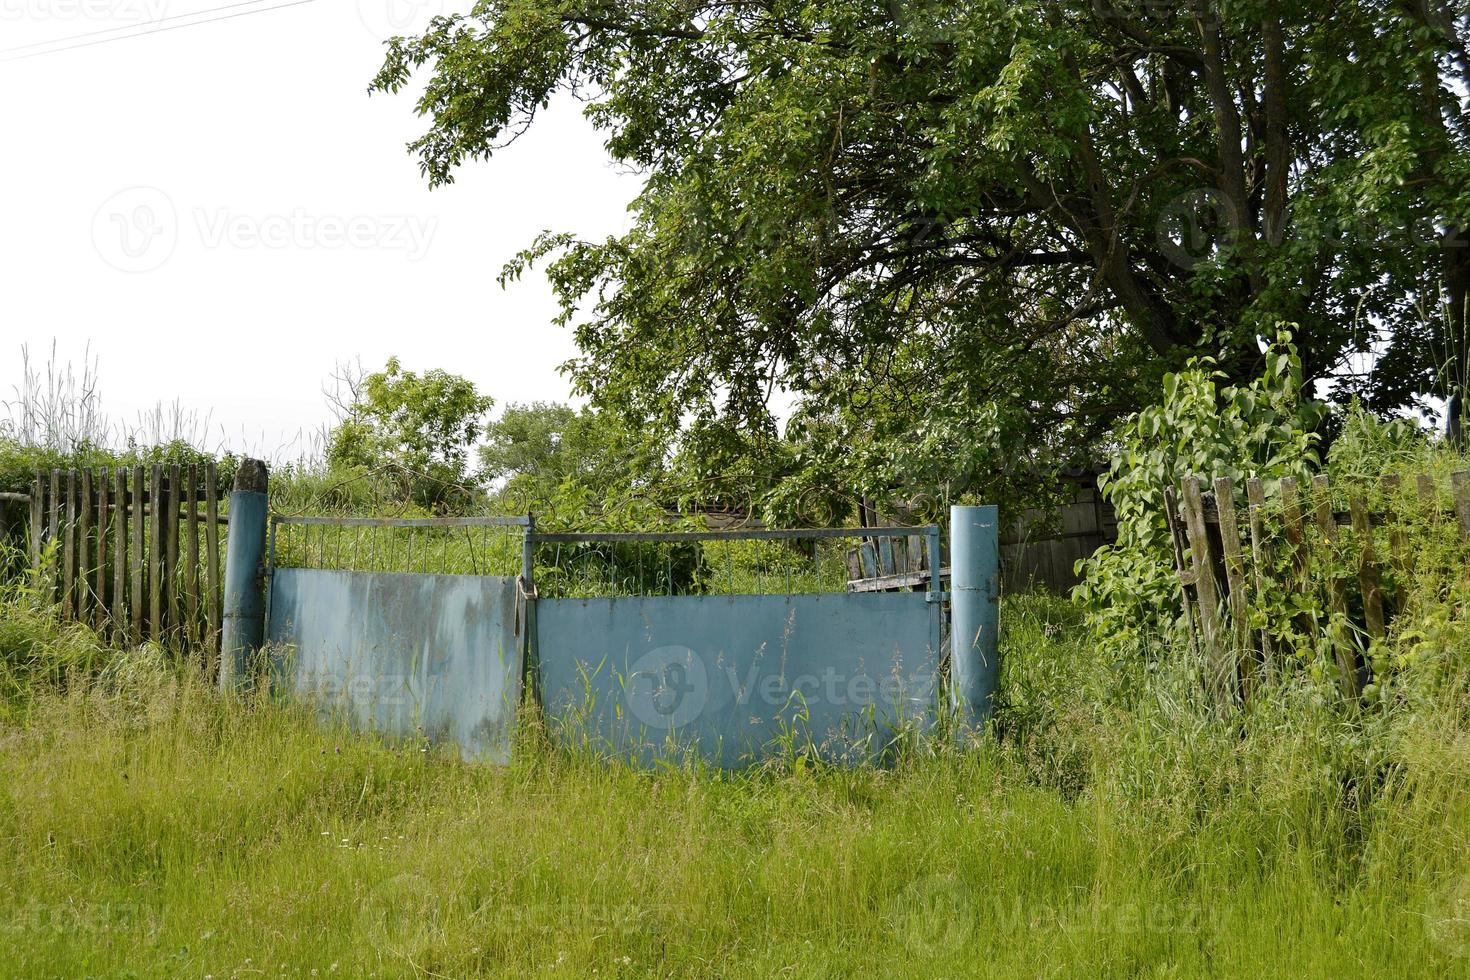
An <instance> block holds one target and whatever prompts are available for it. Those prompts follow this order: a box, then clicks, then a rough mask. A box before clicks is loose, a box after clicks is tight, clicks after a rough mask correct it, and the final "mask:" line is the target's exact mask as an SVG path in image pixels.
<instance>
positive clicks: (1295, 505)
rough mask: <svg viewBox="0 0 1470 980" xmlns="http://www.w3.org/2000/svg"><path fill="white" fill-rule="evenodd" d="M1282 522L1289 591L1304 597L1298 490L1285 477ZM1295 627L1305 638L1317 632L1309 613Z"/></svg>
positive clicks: (1306, 565) (1306, 559)
mask: <svg viewBox="0 0 1470 980" xmlns="http://www.w3.org/2000/svg"><path fill="white" fill-rule="evenodd" d="M1282 519H1283V522H1285V530H1286V544H1288V545H1289V547H1291V589H1292V592H1295V594H1298V595H1304V594H1305V592H1307V589H1308V582H1310V579H1308V574H1310V563H1311V555H1310V552H1308V547H1310V545H1308V542H1307V529H1305V522H1304V519H1302V510H1301V491H1299V488H1298V483H1297V478H1295V476H1285V478H1282ZM1297 627H1298V629H1301V632H1302V633H1304V635H1305V636H1313V635H1314V633H1316V632H1317V619H1316V616H1314V614H1313V613H1301V614H1299V616H1298V617H1297Z"/></svg>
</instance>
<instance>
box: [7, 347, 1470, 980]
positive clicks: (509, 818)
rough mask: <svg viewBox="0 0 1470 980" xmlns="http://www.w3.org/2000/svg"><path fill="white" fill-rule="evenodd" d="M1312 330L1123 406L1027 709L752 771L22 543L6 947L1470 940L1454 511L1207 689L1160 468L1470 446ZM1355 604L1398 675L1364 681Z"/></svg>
mask: <svg viewBox="0 0 1470 980" xmlns="http://www.w3.org/2000/svg"><path fill="white" fill-rule="evenodd" d="M1278 355H1279V356H1280V357H1282V358H1284V360H1283V361H1277V360H1273V362H1272V365H1273V367H1272V370H1273V371H1276V372H1277V374H1276V377H1277V380H1276V381H1275V382H1273V381H1271V380H1270V377H1268V378H1266V379H1263V381H1262V383H1261V384H1260V385H1259V386H1256V387H1253V388H1248V389H1241V388H1223V389H1222V388H1220V387H1218V385H1217V383H1216V380H1217V379H1215V378H1214V376H1213V375H1212V374H1211V372H1210V371H1209V369H1208V365H1196V366H1194V367H1192V368H1191V369H1190V371H1188V372H1185V373H1184V374H1182V375H1180V376H1177V377H1173V378H1171V379H1170V381H1169V383H1168V390H1167V391H1166V395H1165V399H1164V401H1163V402H1162V403H1161V406H1160V407H1159V408H1158V409H1157V410H1153V411H1151V413H1145V414H1144V415H1143V416H1140V417H1139V418H1137V419H1136V420H1134V423H1132V428H1130V429H1127V430H1124V431H1122V432H1120V435H1119V441H1120V447H1121V448H1120V451H1119V453H1118V456H1117V463H1116V464H1115V466H1114V470H1113V472H1112V473H1111V474H1110V475H1109V478H1108V488H1109V493H1110V494H1111V495H1112V498H1113V500H1114V502H1115V504H1116V505H1117V506H1118V507H1119V513H1120V521H1121V523H1122V528H1121V530H1122V536H1121V538H1120V542H1119V544H1118V546H1116V547H1115V548H1114V549H1112V550H1109V551H1105V552H1103V553H1101V554H1099V555H1098V556H1097V558H1096V559H1094V561H1093V562H1092V563H1091V564H1090V565H1089V567H1088V569H1087V576H1088V577H1087V583H1086V585H1085V587H1084V588H1083V589H1082V590H1080V592H1079V594H1078V596H1077V598H1076V599H1075V600H1073V599H1069V598H1063V597H1047V596H1041V595H1030V596H1026V595H1018V596H1008V597H1006V598H1005V600H1004V603H1003V608H1002V656H1003V661H1002V686H1001V703H1000V704H999V705H998V706H997V713H996V717H995V720H994V723H993V724H992V725H991V727H990V729H989V730H987V731H986V732H984V733H976V734H972V735H968V736H965V737H961V738H955V739H942V740H931V741H920V740H915V741H908V742H905V743H904V745H903V747H902V749H901V751H900V752H899V753H898V754H897V755H896V756H895V757H894V758H892V760H891V764H888V765H885V766H882V767H865V768H857V769H842V768H835V767H829V766H827V765H824V764H822V763H821V762H819V761H817V760H815V759H814V758H812V757H811V756H809V755H808V754H806V753H804V752H803V751H802V750H801V747H800V743H797V742H793V743H792V744H791V745H789V746H787V748H786V750H785V751H783V752H780V753H777V754H776V756H775V757H774V758H773V759H772V760H771V761H769V762H768V763H766V764H765V765H762V766H760V767H757V768H754V769H751V770H748V771H742V772H721V771H715V770H711V769H707V768H702V767H701V766H699V765H698V764H697V763H693V762H691V763H688V764H684V765H670V766H665V767H663V768H660V769H656V770H654V771H638V770H635V769H634V768H631V767H630V766H628V765H626V764H624V763H623V762H621V761H620V760H618V759H612V758H607V757H604V756H600V755H597V754H595V753H592V752H590V751H587V750H585V749H568V748H565V747H560V746H558V745H557V744H554V743H553V742H552V741H551V740H550V739H549V738H548V737H547V734H546V729H545V728H544V727H543V726H542V725H540V724H538V722H537V721H536V719H535V718H534V717H528V718H526V720H525V722H524V724H523V725H522V728H521V730H520V732H519V735H518V744H517V747H516V752H515V756H514V761H513V763H512V764H511V765H510V766H508V767H503V768H497V767H491V766H483V765H473V764H467V763H465V762H463V761H461V760H460V759H459V757H458V755H457V754H456V753H454V752H453V751H452V750H451V749H449V748H447V747H445V746H440V745H434V744H429V743H428V742H387V741H384V740H382V739H380V738H378V737H376V736H374V735H373V734H371V733H364V732H353V731H350V730H348V729H347V728H346V727H345V726H343V725H341V724H338V723H337V722H336V721H335V720H334V719H333V718H332V717H331V716H330V715H326V716H323V715H321V714H319V713H318V712H317V711H315V710H313V709H311V708H309V707H307V706H303V705H292V704H288V703H285V702H283V701H281V700H278V699H276V698H273V697H271V696H270V695H269V694H268V693H264V692H262V693H258V694H255V695H252V696H249V697H244V698H240V697H234V696H231V697H226V696H222V695H220V694H218V693H217V692H216V691H215V690H213V689H212V688H211V687H210V685H209V684H207V683H206V682H205V680H204V679H202V678H201V677H200V676H199V675H198V674H197V672H195V671H194V670H193V669H190V668H181V667H180V666H179V665H178V664H177V663H176V661H175V659H174V656H173V654H171V653H170V652H169V651H167V650H164V649H160V648H157V647H154V646H143V647H139V648H131V649H121V648H115V647H110V646H108V645H107V644H105V643H104V642H102V641H101V640H99V639H98V637H97V636H96V635H95V634H93V633H91V632H90V631H88V630H87V629H86V628H84V627H80V626H74V625H65V624H63V623H61V622H60V621H59V620H58V618H57V617H56V615H55V612H54V610H53V609H52V608H51V607H50V606H49V605H48V603H47V602H46V601H45V600H44V598H43V594H42V592H43V590H42V589H41V588H39V587H38V586H37V585H36V583H35V580H34V579H31V578H28V577H26V576H24V575H20V576H16V577H13V578H12V579H11V581H10V584H9V585H7V586H6V588H5V592H4V597H3V600H0V851H3V854H0V901H3V902H4V904H5V908H6V910H7V914H6V915H5V916H4V917H3V921H0V931H3V933H4V935H3V937H0V938H3V942H0V974H3V975H13V976H84V975H92V976H209V977H227V976H238V977H254V976H288V977H296V976H334V975H336V976H359V975H379V976H440V977H447V976H474V975H490V976H495V975H543V974H544V975H550V976H566V977H588V976H699V977H708V976H761V977H764V976H772V975H782V976H849V975H864V976H866V975H879V976H915V975H919V976H1016V975H1023V976H1035V975H1058V976H1077V975H1081V976H1119V977H1122V976H1130V977H1131V976H1138V975H1146V976H1161V977H1162V976H1171V977H1172V976H1251V977H1259V976H1281V975H1289V976H1322V977H1343V976H1375V977H1376V976H1406V977H1407V976H1455V975H1470V658H1467V657H1466V651H1467V650H1470V627H1467V625H1466V614H1465V611H1466V609H1467V603H1470V554H1467V546H1466V544H1465V543H1464V542H1463V541H1461V540H1460V539H1459V538H1458V536H1457V535H1456V534H1455V533H1454V527H1453V524H1452V523H1448V524H1447V523H1445V522H1442V521H1439V520H1437V519H1434V518H1431V517H1425V518H1424V519H1422V520H1420V519H1418V518H1415V519H1414V520H1411V521H1409V522H1408V523H1406V524H1405V525H1404V527H1405V529H1406V533H1408V534H1409V535H1410V539H1409V541H1408V544H1409V546H1410V548H1411V554H1412V555H1413V558H1414V560H1413V561H1412V562H1411V563H1408V564H1407V565H1406V566H1403V567H1398V570H1396V571H1395V572H1394V573H1393V575H1392V576H1391V578H1390V579H1389V580H1388V581H1387V582H1386V589H1387V591H1388V597H1389V599H1390V600H1391V603H1392V606H1393V608H1394V610H1395V612H1396V615H1395V617H1394V619H1393V622H1392V626H1391V630H1390V632H1389V634H1388V636H1386V637H1385V638H1383V639H1381V640H1370V639H1369V638H1368V637H1366V636H1365V635H1364V634H1363V632H1362V630H1361V629H1360V625H1361V624H1360V623H1359V622H1358V616H1359V613H1360V610H1355V609H1350V610H1347V612H1346V613H1343V614H1337V613H1334V612H1332V611H1331V610H1330V609H1328V608H1327V607H1326V606H1325V605H1324V602H1325V600H1324V594H1325V593H1324V583H1328V582H1330V581H1331V580H1332V577H1333V576H1344V575H1348V574H1350V573H1351V572H1352V567H1351V564H1350V562H1349V559H1348V557H1347V556H1344V555H1338V554H1337V553H1336V552H1332V551H1330V550H1325V549H1324V550H1322V551H1321V557H1320V558H1319V559H1314V561H1315V562H1316V564H1315V565H1314V566H1313V568H1312V579H1311V584H1310V587H1305V588H1303V589H1302V590H1300V591H1298V592H1295V593H1293V594H1292V596H1291V598H1290V600H1289V602H1288V601H1287V600H1286V599H1281V600H1280V601H1279V602H1278V601H1277V599H1278V598H1279V597H1275V596H1274V594H1273V595H1271V596H1268V598H1267V601H1263V602H1262V603H1260V604H1259V607H1258V608H1252V609H1251V610H1250V615H1251V616H1252V620H1251V628H1252V630H1253V631H1258V630H1267V631H1274V635H1276V636H1277V638H1278V639H1279V640H1281V641H1283V642H1280V643H1278V644H1277V647H1276V648H1277V651H1278V654H1279V655H1278V656H1276V657H1275V659H1274V661H1273V663H1272V665H1271V666H1272V669H1271V670H1270V671H1268V672H1266V673H1264V674H1263V676H1262V678H1261V680H1260V682H1259V683H1258V684H1257V685H1256V686H1255V687H1254V688H1253V690H1252V691H1251V694H1250V697H1249V698H1248V699H1245V700H1242V701H1241V702H1240V703H1236V704H1233V705H1228V706H1222V705H1220V704H1219V703H1218V702H1216V701H1214V700H1212V699H1211V698H1210V697H1209V696H1208V693H1207V685H1206V684H1205V683H1204V681H1203V678H1202V670H1201V664H1200V662H1199V659H1198V655H1197V654H1196V653H1195V651H1194V649H1193V647H1192V644H1191V641H1190V639H1189V630H1188V629H1187V628H1186V626H1185V621H1184V619H1183V618H1182V617H1181V609H1180V608H1179V606H1178V601H1177V597H1178V589H1177V580H1176V579H1173V578H1171V576H1172V575H1173V571H1172V557H1171V556H1170V555H1169V554H1168V552H1167V550H1166V549H1167V539H1166V537H1163V536H1161V535H1160V533H1159V528H1158V524H1157V523H1156V515H1155V514H1154V512H1153V511H1152V510H1151V509H1150V507H1149V506H1148V501H1149V500H1150V499H1151V496H1152V495H1154V494H1157V493H1159V492H1161V488H1162V486H1164V485H1166V484H1167V483H1168V482H1169V481H1172V480H1176V479H1178V477H1179V476H1180V475H1182V474H1184V473H1188V472H1197V473H1201V474H1203V475H1207V476H1208V475H1210V473H1211V471H1216V472H1218V471H1219V470H1221V469H1226V470H1227V471H1228V470H1230V469H1233V470H1234V471H1237V472H1240V473H1252V472H1255V473H1260V474H1261V475H1262V476H1263V477H1265V478H1267V479H1269V480H1272V481H1274V480H1276V479H1279V477H1281V476H1282V475H1289V474H1293V473H1302V474H1304V475H1311V474H1313V473H1319V472H1320V473H1327V474H1330V475H1331V477H1332V479H1333V481H1334V485H1337V486H1340V487H1343V488H1345V489H1349V490H1350V489H1351V488H1353V487H1358V486H1361V487H1368V486H1370V485H1374V486H1376V485H1379V478H1380V477H1381V476H1382V475H1384V474H1385V473H1397V474H1400V475H1402V476H1404V477H1406V478H1407V477H1410V476H1412V475H1414V474H1418V473H1428V474H1431V475H1433V476H1434V477H1435V478H1436V479H1437V480H1439V481H1440V482H1441V484H1445V483H1447V480H1446V477H1447V475H1448V474H1449V473H1450V472H1452V471H1455V470H1459V469H1464V468H1466V467H1467V463H1466V461H1465V459H1464V457H1463V456H1461V455H1459V454H1458V453H1456V452H1455V451H1453V450H1452V449H1450V448H1448V447H1446V446H1445V445H1444V444H1443V443H1442V442H1441V441H1439V440H1437V439H1434V438H1431V437H1428V436H1426V435H1424V434H1423V433H1421V432H1419V431H1418V430H1416V429H1414V428H1413V427H1412V426H1408V425H1405V424H1401V423H1385V422H1382V421H1379V420H1377V419H1374V418H1373V417H1371V416H1369V415H1367V414H1366V413H1363V412H1361V411H1356V410H1355V411H1350V412H1345V413H1343V414H1342V415H1341V416H1340V417H1339V418H1338V420H1337V423H1336V424H1337V430H1336V431H1335V432H1333V433H1332V438H1331V439H1325V438H1323V436H1322V432H1323V431H1324V430H1323V428H1322V427H1321V426H1320V425H1319V423H1320V421H1321V420H1320V419H1318V418H1314V415H1315V414H1316V411H1315V409H1311V408H1310V406H1303V405H1302V404H1301V403H1300V402H1299V398H1298V395H1297V389H1296V388H1295V387H1294V382H1293V381H1292V377H1293V363H1294V362H1293V359H1292V356H1291V353H1290V350H1289V348H1282V349H1281V350H1280V351H1278ZM1283 365H1284V367H1283ZM1283 379H1284V380H1283ZM354 472H355V473H356V475H350V476H349V477H348V478H347V479H346V480H342V479H339V478H338V476H334V475H332V473H331V472H328V471H318V472H297V473H293V472H292V471H290V470H284V471H283V470H278V471H277V474H276V477H277V478H276V485H277V499H276V502H275V503H276V506H277V508H278V509H285V505H286V504H287V503H289V502H292V501H295V502H296V504H297V505H299V506H300V508H301V509H306V508H310V507H323V508H326V507H328V506H329V505H331V504H332V501H331V500H330V499H329V494H331V493H336V494H339V498H338V499H337V500H336V503H335V507H336V510H337V512H343V511H347V512H352V511H354V510H355V511H358V512H366V511H372V510H374V509H377V508H379V507H380V506H381V499H382V498H380V497H376V496H371V495H368V496H363V497H362V499H360V500H355V501H354V500H353V499H351V498H341V497H340V494H342V493H344V492H345V491H343V490H342V489H341V488H342V487H354V488H360V487H362V486H365V485H366V483H365V481H363V480H362V479H361V473H360V471H349V473H354ZM1272 485H1273V486H1274V483H1273V484H1272ZM352 492H354V493H356V492H358V491H356V490H354V491H352ZM376 492H377V491H374V493H376ZM1382 533H1385V534H1386V533H1388V529H1384V531H1383V532H1382ZM445 545H446V547H445V553H446V554H447V553H449V550H450V549H449V547H448V542H446V543H445ZM293 547H294V546H287V547H285V549H284V551H283V554H284V556H285V557H287V558H291V557H292V556H295V557H296V558H298V559H300V560H310V558H311V554H312V553H311V551H310V546H309V545H308V546H307V547H306V548H305V549H304V550H300V551H293V550H292V548H293ZM322 554H323V553H321V552H318V556H319V557H320V555H322ZM623 557H624V558H626V557H627V556H623ZM811 557H812V558H813V559H814V558H815V557H816V556H811ZM782 561H784V562H785V563H786V564H787V565H788V566H792V567H788V568H786V569H782V567H781V563H782ZM793 563H794V564H793ZM617 567H621V568H623V569H624V570H626V569H628V568H630V567H634V566H633V565H631V564H630V562H628V561H626V560H625V561H623V562H622V563H621V565H619V566H617ZM827 567H828V568H829V569H834V568H835V567H836V566H835V565H831V564H829V565H828V566H827ZM718 571H720V570H719V569H714V570H713V572H718ZM782 571H786V572H789V573H791V574H792V575H793V578H794V581H795V582H797V583H799V584H801V587H803V588H808V587H810V588H817V587H821V588H827V587H840V583H838V585H837V586H833V585H831V584H830V583H828V582H827V579H826V576H827V575H830V574H832V572H831V571H828V572H826V573H823V574H822V575H817V573H816V572H815V569H814V568H813V569H810V570H808V569H807V568H806V566H804V565H801V560H800V559H799V558H793V557H792V556H790V555H786V556H781V555H770V554H766V553H765V552H764V551H762V550H761V549H754V550H751V551H750V552H748V553H745V554H740V555H732V556H731V561H730V565H729V567H728V569H726V570H725V574H724V575H715V574H713V572H712V570H711V569H707V568H706V569H703V570H700V569H699V568H695V572H698V574H693V573H691V576H690V578H689V579H688V583H690V584H692V585H693V586H694V587H696V588H712V587H715V583H716V581H717V580H723V581H725V582H726V584H727V585H728V584H729V583H732V582H733V583H734V584H733V587H734V588H737V589H739V588H749V587H752V586H754V585H758V584H759V582H760V581H761V579H759V578H752V577H751V576H752V575H757V576H758V575H761V574H776V575H779V574H780V573H781V572H782ZM737 573H738V575H737ZM837 574H838V575H839V577H840V570H839V571H838V573H837ZM701 576H703V577H701ZM803 576H806V578H803ZM567 581H568V583H569V588H573V587H586V588H588V589H591V588H592V587H593V586H596V587H597V588H603V587H616V588H621V587H623V586H624V585H626V583H623V584H622V585H620V584H619V583H618V582H612V583H607V582H600V583H599V582H591V581H584V580H579V579H577V578H576V577H575V576H569V578H568V580H567ZM778 581H779V579H778ZM793 587H796V586H793ZM1334 617H1336V618H1334ZM1343 642H1346V643H1349V644H1351V645H1352V649H1353V651H1354V653H1353V655H1354V656H1357V657H1360V658H1362V660H1363V662H1364V664H1365V669H1367V670H1370V671H1372V676H1373V679H1374V681H1375V688H1374V690H1373V692H1372V695H1371V696H1369V693H1368V691H1367V689H1365V690H1364V692H1363V696H1361V697H1358V698H1347V697H1344V695H1343V693H1342V692H1341V690H1340V688H1339V686H1338V685H1337V683H1336V682H1335V680H1334V676H1333V672H1332V670H1331V669H1330V665H1331V664H1332V662H1333V660H1332V658H1333V656H1334V654H1335V651H1334V649H1333V645H1334V644H1337V643H1343Z"/></svg>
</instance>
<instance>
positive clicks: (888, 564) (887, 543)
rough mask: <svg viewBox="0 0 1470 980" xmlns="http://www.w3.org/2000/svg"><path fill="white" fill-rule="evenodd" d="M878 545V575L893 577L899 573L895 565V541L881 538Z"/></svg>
mask: <svg viewBox="0 0 1470 980" xmlns="http://www.w3.org/2000/svg"><path fill="white" fill-rule="evenodd" d="M876 544H877V545H878V574H879V575H893V574H894V573H896V572H897V571H898V569H897V568H896V567H894V564H893V539H892V538H879V539H878V541H877V542H876Z"/></svg>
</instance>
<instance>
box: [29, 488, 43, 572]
mask: <svg viewBox="0 0 1470 980" xmlns="http://www.w3.org/2000/svg"><path fill="white" fill-rule="evenodd" d="M45 514H46V481H45V480H43V479H42V478H41V474H40V473H39V472H37V473H36V485H35V486H34V487H32V488H31V530H30V534H31V540H30V546H31V570H32V571H33V572H36V573H39V572H40V571H41V553H42V547H43V546H42V542H41V535H42V533H43V532H42V528H43V527H44V526H45V521H44V519H45Z"/></svg>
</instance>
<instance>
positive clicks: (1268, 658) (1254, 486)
mask: <svg viewBox="0 0 1470 980" xmlns="http://www.w3.org/2000/svg"><path fill="white" fill-rule="evenodd" d="M1245 496H1246V500H1247V502H1248V503H1249V507H1250V527H1251V567H1252V569H1253V570H1254V578H1255V587H1256V595H1257V596H1259V597H1260V599H1261V601H1262V602H1263V603H1264V601H1265V600H1266V597H1267V596H1269V595H1270V592H1271V588H1272V585H1273V579H1272V572H1273V571H1274V569H1273V568H1272V567H1271V566H1272V562H1273V560H1274V557H1275V556H1274V555H1273V554H1272V551H1271V541H1270V539H1268V538H1267V537H1266V488H1265V487H1264V486H1263V485H1262V484H1261V481H1260V479H1259V478H1257V477H1254V476H1253V477H1251V478H1250V479H1249V480H1247V481H1246V482H1245ZM1261 663H1262V665H1263V666H1264V667H1265V671H1266V677H1267V678H1268V679H1270V678H1273V677H1274V676H1275V674H1276V669H1277V663H1276V649H1275V641H1274V640H1273V639H1272V637H1271V624H1270V623H1265V624H1262V626H1261Z"/></svg>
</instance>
